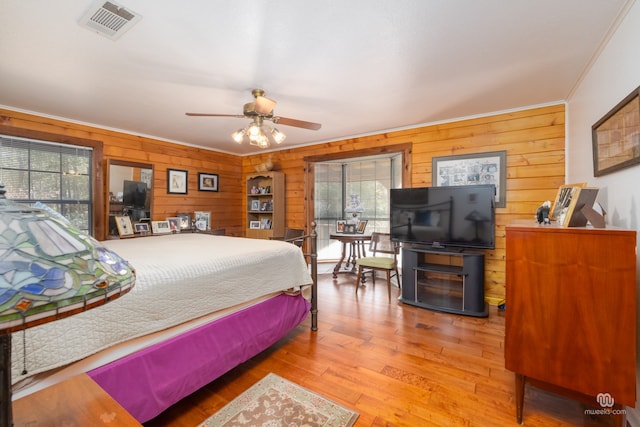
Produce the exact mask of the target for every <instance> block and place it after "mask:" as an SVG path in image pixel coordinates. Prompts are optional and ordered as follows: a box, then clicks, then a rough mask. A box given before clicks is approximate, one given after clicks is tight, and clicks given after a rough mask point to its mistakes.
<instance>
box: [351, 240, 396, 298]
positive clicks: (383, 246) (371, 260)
mask: <svg viewBox="0 0 640 427" xmlns="http://www.w3.org/2000/svg"><path fill="white" fill-rule="evenodd" d="M399 251H400V246H399V244H398V242H393V241H391V235H390V234H389V233H376V232H373V233H372V234H371V242H370V246H369V253H370V254H371V255H370V256H367V257H363V258H359V259H358V260H357V261H356V265H357V266H358V275H357V278H356V294H357V293H358V288H359V287H360V281H361V280H362V279H363V274H364V273H363V271H364V269H368V270H371V280H372V282H373V284H374V286H375V284H376V271H384V272H386V273H387V287H388V291H389V301H391V273H392V272H393V273H394V275H395V276H396V280H397V281H398V287H400V273H399V272H398V252H399Z"/></svg>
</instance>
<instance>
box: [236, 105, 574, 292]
mask: <svg viewBox="0 0 640 427" xmlns="http://www.w3.org/2000/svg"><path fill="white" fill-rule="evenodd" d="M405 143H411V144H412V156H411V157H412V164H411V168H410V169H411V182H407V183H405V184H404V186H405V187H421V186H429V185H431V169H432V167H431V165H432V158H433V157H437V156H451V155H456V154H469V153H479V152H488V151H500V150H506V151H507V189H506V197H507V204H506V207H504V208H498V209H496V248H495V250H486V251H485V261H486V265H485V295H486V297H487V299H488V300H489V301H490V302H491V303H494V304H495V303H497V302H499V301H501V300H502V299H504V295H505V226H506V224H508V223H509V222H511V221H512V220H514V219H530V220H531V221H534V218H535V212H536V209H537V208H538V206H540V205H541V204H542V202H543V201H545V200H551V201H553V199H554V198H555V195H556V192H557V190H558V187H559V186H560V185H562V184H564V177H565V108H564V105H563V104H558V105H553V106H548V107H541V108H535V109H529V110H523V111H517V112H511V113H505V114H498V115H494V116H487V117H480V118H475V119H469V120H462V121H457V122H451V123H445V124H438V125H432V126H425V127H420V128H415V129H408V130H401V131H396V132H389V133H384V134H378V135H371V136H363V137H359V138H352V139H345V140H341V141H335V142H329V143H323V144H318V145H313V146H307V147H302V148H293V149H289V150H282V151H277V152H275V153H272V154H273V157H272V161H273V162H274V164H275V169H277V170H281V171H283V172H284V173H285V174H286V211H287V226H288V227H294V228H302V227H306V226H308V224H306V221H305V206H306V203H307V200H305V194H304V189H305V182H304V179H305V171H304V165H305V158H308V157H314V158H317V157H318V156H321V155H323V154H325V155H333V154H335V153H342V154H344V155H349V153H350V152H354V153H356V152H357V151H360V150H368V151H370V150H372V149H373V148H375V147H379V148H380V149H381V150H382V149H384V147H387V146H390V145H397V144H405ZM267 157H268V154H266V153H265V154H261V155H254V156H248V157H245V158H243V163H242V168H243V176H244V175H246V174H249V173H253V172H254V168H255V166H256V165H258V164H260V163H261V162H264V161H266V160H267ZM307 197H312V195H307ZM311 202H312V201H311Z"/></svg>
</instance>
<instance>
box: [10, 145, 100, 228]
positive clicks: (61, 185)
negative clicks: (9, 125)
mask: <svg viewBox="0 0 640 427" xmlns="http://www.w3.org/2000/svg"><path fill="white" fill-rule="evenodd" d="M91 154H92V150H91V149H90V148H87V147H80V146H72V145H63V144H56V143H50V142H45V141H36V140H29V139H22V138H15V137H6V136H0V159H1V160H0V182H3V183H4V185H5V189H6V191H7V193H6V197H7V198H8V199H11V200H13V201H15V202H19V203H25V204H29V205H33V204H34V203H36V202H41V203H44V204H45V205H47V206H48V207H50V208H52V209H54V210H56V211H57V212H59V213H60V214H62V215H63V216H64V217H65V218H67V219H68V220H69V221H71V223H72V224H73V225H74V226H75V227H76V228H78V229H80V230H82V231H84V232H86V233H89V231H90V230H91V229H92V224H91V218H92V215H91V209H92V203H91V202H92V200H91V194H92V192H91V182H92V181H91Z"/></svg>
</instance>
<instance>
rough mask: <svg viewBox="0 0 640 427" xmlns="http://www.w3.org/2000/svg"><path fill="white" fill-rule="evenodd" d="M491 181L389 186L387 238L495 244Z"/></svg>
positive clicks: (442, 243)
mask: <svg viewBox="0 0 640 427" xmlns="http://www.w3.org/2000/svg"><path fill="white" fill-rule="evenodd" d="M495 195H496V188H495V185H493V184H482V185H460V186H449V187H419V188H398V189H392V190H391V200H390V210H391V239H392V240H394V241H399V242H404V243H414V244H420V245H431V246H433V247H434V248H440V249H441V248H446V247H454V248H483V249H494V248H495Z"/></svg>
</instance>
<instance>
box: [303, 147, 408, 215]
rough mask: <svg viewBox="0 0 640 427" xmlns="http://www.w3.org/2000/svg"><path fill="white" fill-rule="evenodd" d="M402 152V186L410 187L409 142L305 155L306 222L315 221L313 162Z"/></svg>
mask: <svg viewBox="0 0 640 427" xmlns="http://www.w3.org/2000/svg"><path fill="white" fill-rule="evenodd" d="M391 153H401V154H402V186H403V187H411V186H412V185H411V184H412V182H411V176H412V173H411V165H412V159H411V155H412V144H411V143H410V142H407V143H403V144H394V145H385V146H382V147H372V148H365V149H362V150H353V151H347V152H337V153H327V154H319V155H313V156H305V157H304V158H303V161H304V197H305V212H306V221H305V222H306V223H307V224H312V223H313V222H314V221H315V203H314V201H315V197H314V194H315V164H316V163H318V162H327V161H332V160H340V159H352V158H354V157H367V156H375V155H380V154H391Z"/></svg>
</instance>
